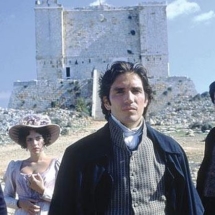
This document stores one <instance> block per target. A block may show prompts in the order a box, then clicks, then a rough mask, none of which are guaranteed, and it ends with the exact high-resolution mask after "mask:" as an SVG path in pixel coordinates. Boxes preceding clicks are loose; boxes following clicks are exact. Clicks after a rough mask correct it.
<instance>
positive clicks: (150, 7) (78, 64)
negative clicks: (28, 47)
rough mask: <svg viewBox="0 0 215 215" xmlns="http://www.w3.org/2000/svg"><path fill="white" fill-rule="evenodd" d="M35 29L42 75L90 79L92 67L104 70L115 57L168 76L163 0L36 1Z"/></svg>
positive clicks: (153, 74) (51, 77)
mask: <svg viewBox="0 0 215 215" xmlns="http://www.w3.org/2000/svg"><path fill="white" fill-rule="evenodd" d="M35 29H36V61H37V76H38V77H37V79H38V80H56V79H59V78H60V79H61V78H63V79H67V78H72V79H85V78H91V74H92V71H93V69H94V68H96V69H97V70H98V71H104V70H105V69H106V67H107V65H109V64H111V63H112V62H113V61H115V60H126V61H131V62H141V63H143V64H144V65H145V66H146V68H147V69H148V71H149V76H151V77H167V76H168V43H167V21H166V4H165V2H162V1H161V2H159V1H158V2H156V1H150V2H145V3H141V4H140V5H139V6H134V7H120V8H115V7H110V6H108V5H99V6H95V7H87V8H72V9H65V8H63V7H62V6H61V5H59V4H57V1H56V0H52V1H51V0H43V1H41V2H38V1H37V2H36V5H35Z"/></svg>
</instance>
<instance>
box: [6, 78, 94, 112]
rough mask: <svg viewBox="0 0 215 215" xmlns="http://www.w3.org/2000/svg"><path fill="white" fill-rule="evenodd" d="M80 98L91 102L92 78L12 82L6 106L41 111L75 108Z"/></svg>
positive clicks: (87, 103) (89, 103) (88, 102)
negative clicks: (52, 108) (11, 89)
mask: <svg viewBox="0 0 215 215" xmlns="http://www.w3.org/2000/svg"><path fill="white" fill-rule="evenodd" d="M80 98H85V104H86V105H91V103H92V80H91V79H90V80H89V79H85V80H63V79H58V80H56V81H54V82H52V81H47V80H45V81H43V80H34V81H26V82H14V86H13V91H12V95H11V97H10V100H9V105H8V108H14V109H33V110H36V111H42V110H45V109H47V108H50V107H56V108H65V109H70V108H75V106H76V105H77V103H78V102H79V99H80Z"/></svg>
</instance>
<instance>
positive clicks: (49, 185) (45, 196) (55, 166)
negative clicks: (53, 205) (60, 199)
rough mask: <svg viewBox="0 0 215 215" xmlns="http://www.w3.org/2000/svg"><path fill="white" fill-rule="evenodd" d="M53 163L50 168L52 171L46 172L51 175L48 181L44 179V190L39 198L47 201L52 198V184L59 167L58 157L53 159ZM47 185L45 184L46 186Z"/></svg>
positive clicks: (53, 184)
mask: <svg viewBox="0 0 215 215" xmlns="http://www.w3.org/2000/svg"><path fill="white" fill-rule="evenodd" d="M53 162H54V164H53V168H51V170H50V171H52V173H50V172H49V173H47V174H49V176H50V175H53V176H52V178H50V181H47V182H46V181H45V190H44V192H43V195H41V197H40V198H41V199H43V200H45V201H47V202H51V199H52V195H53V192H54V186H55V181H56V178H57V174H58V171H59V167H60V159H54V161H53ZM46 185H47V186H46Z"/></svg>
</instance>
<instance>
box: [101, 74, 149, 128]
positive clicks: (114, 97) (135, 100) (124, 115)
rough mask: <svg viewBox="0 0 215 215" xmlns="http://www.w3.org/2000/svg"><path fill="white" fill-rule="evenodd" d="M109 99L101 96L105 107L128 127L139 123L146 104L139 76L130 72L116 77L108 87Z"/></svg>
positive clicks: (146, 100)
mask: <svg viewBox="0 0 215 215" xmlns="http://www.w3.org/2000/svg"><path fill="white" fill-rule="evenodd" d="M109 100H110V102H109V101H108V99H107V98H106V97H104V98H103V101H104V105H105V108H106V109H107V110H110V111H111V114H112V115H113V116H114V117H115V118H116V119H118V120H119V121H120V122H121V123H122V124H123V125H125V126H126V127H128V128H135V127H137V126H138V125H139V123H140V121H141V119H142V115H143V112H144V108H145V107H146V106H147V104H148V98H147V96H146V94H145V92H144V89H143V83H142V81H141V79H140V77H139V76H138V75H137V74H135V73H130V72H127V73H124V74H121V75H119V76H118V77H117V78H116V80H115V81H114V83H113V84H112V86H111V88H110V96H109Z"/></svg>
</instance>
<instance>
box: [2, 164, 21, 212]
mask: <svg viewBox="0 0 215 215" xmlns="http://www.w3.org/2000/svg"><path fill="white" fill-rule="evenodd" d="M16 162H17V161H13V160H12V161H10V163H9V164H8V167H7V170H6V172H5V174H4V177H3V181H4V183H5V187H4V199H5V202H6V205H7V207H10V208H13V209H17V208H18V207H17V199H16V183H15V181H14V177H13V173H14V170H15V167H16V164H17V163H16Z"/></svg>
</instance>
